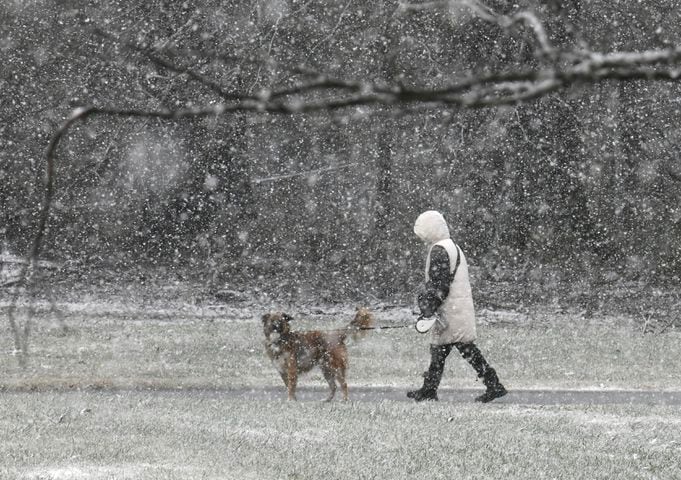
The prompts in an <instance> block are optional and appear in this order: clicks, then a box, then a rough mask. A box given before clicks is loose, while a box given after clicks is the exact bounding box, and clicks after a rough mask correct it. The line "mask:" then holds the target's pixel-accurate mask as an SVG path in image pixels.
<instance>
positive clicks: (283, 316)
mask: <svg viewBox="0 0 681 480" xmlns="http://www.w3.org/2000/svg"><path fill="white" fill-rule="evenodd" d="M281 318H282V320H284V321H285V322H290V321H291V320H293V317H292V316H291V315H289V314H288V313H282V314H281Z"/></svg>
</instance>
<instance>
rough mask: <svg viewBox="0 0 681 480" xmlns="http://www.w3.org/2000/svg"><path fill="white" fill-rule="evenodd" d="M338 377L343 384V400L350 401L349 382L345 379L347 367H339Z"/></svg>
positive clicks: (341, 384)
mask: <svg viewBox="0 0 681 480" xmlns="http://www.w3.org/2000/svg"><path fill="white" fill-rule="evenodd" d="M336 378H337V379H338V383H339V384H340V386H341V392H343V401H346V402H347V401H348V382H347V381H346V379H345V369H344V368H339V369H338V370H337V371H336Z"/></svg>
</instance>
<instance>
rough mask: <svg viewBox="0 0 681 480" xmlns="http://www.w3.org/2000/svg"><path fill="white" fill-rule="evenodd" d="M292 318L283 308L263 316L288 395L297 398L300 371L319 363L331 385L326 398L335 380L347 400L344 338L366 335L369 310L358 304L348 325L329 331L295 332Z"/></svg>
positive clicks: (268, 344)
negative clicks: (292, 329) (282, 310)
mask: <svg viewBox="0 0 681 480" xmlns="http://www.w3.org/2000/svg"><path fill="white" fill-rule="evenodd" d="M291 320H293V318H292V317H291V316H289V315H287V314H286V313H282V312H273V313H266V314H265V315H263V316H262V323H263V328H264V330H265V349H266V351H267V356H268V357H270V359H271V360H272V362H273V363H274V364H275V366H276V367H277V370H279V374H280V375H281V378H282V380H284V384H285V385H286V387H287V388H288V399H289V400H295V399H296V383H297V381H298V375H299V374H301V373H305V372H308V371H310V370H312V368H313V367H314V366H315V365H319V368H320V369H321V370H322V373H323V374H324V378H325V379H326V381H327V382H329V388H330V389H331V392H330V393H329V396H328V398H327V399H326V400H327V401H330V400H331V399H333V396H334V395H335V393H336V381H338V383H339V384H340V387H341V390H342V392H343V400H347V399H348V384H347V381H346V378H345V372H346V370H347V368H348V349H347V347H346V346H345V339H346V338H347V337H348V335H350V336H351V337H352V339H353V340H355V341H356V340H359V339H360V338H362V337H363V336H364V335H366V330H367V329H369V328H370V327H371V325H372V324H373V316H372V315H371V313H370V312H369V310H368V309H366V308H359V309H358V310H357V313H356V314H355V318H354V319H353V320H352V321H351V322H350V323H348V325H347V326H346V327H345V328H342V329H339V330H333V331H326V332H322V331H319V330H311V331H308V332H292V331H291V325H290V323H289V322H290V321H291Z"/></svg>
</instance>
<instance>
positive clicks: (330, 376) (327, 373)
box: [322, 368, 336, 402]
mask: <svg viewBox="0 0 681 480" xmlns="http://www.w3.org/2000/svg"><path fill="white" fill-rule="evenodd" d="M322 373H323V374H324V378H325V379H326V381H327V382H329V389H330V390H331V391H330V392H329V396H328V397H326V401H327V402H330V401H331V400H333V397H334V396H335V395H336V374H335V373H334V371H333V370H332V369H328V368H325V369H323V370H322Z"/></svg>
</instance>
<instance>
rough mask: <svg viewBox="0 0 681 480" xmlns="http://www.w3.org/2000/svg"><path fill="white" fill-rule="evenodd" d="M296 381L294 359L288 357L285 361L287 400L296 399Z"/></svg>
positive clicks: (296, 372)
mask: <svg viewBox="0 0 681 480" xmlns="http://www.w3.org/2000/svg"><path fill="white" fill-rule="evenodd" d="M297 380H298V371H297V369H296V357H295V355H293V354H291V355H289V357H288V359H287V361H286V380H285V382H284V383H286V386H287V387H288V399H289V400H295V399H296V383H297Z"/></svg>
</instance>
